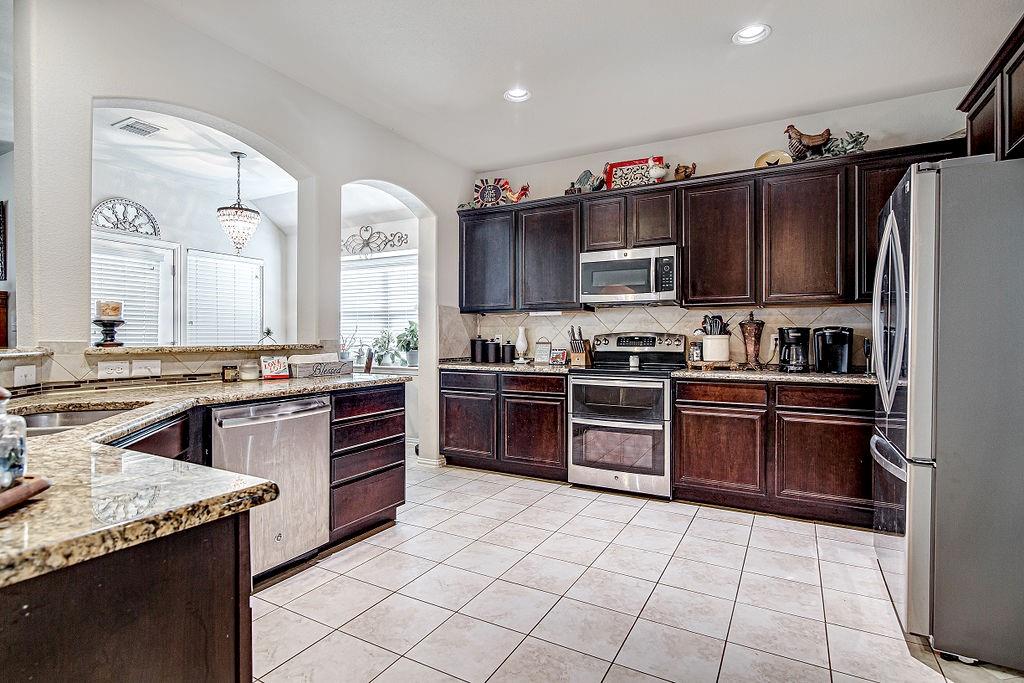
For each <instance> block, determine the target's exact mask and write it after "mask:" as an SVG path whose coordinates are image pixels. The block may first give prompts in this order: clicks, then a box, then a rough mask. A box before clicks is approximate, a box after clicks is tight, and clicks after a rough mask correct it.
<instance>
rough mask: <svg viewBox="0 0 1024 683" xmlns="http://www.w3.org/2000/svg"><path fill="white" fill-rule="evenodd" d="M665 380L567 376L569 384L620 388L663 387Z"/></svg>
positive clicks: (571, 385)
mask: <svg viewBox="0 0 1024 683" xmlns="http://www.w3.org/2000/svg"><path fill="white" fill-rule="evenodd" d="M666 384H667V382H665V381H663V380H652V381H649V382H644V381H642V380H628V379H577V378H575V377H570V378H569V386H570V387H573V386H581V385H586V386H590V387H618V388H621V389H664V388H665V385H666Z"/></svg>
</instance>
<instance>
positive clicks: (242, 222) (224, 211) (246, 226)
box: [217, 152, 260, 254]
mask: <svg viewBox="0 0 1024 683" xmlns="http://www.w3.org/2000/svg"><path fill="white" fill-rule="evenodd" d="M231 156H233V157H234V158H235V162H236V164H237V168H238V172H237V175H236V189H237V196H236V199H235V203H234V204H232V205H231V206H222V207H220V208H219V209H217V220H218V221H220V227H221V228H223V229H224V232H225V233H226V234H227V236H228V237H229V238H230V239H231V243H232V244H233V245H235V253H236V254H241V253H242V249H244V248H245V245H246V244H248V243H249V240H250V239H252V236H253V233H255V232H256V227H257V226H258V225H259V224H260V212H259V211H257V210H256V209H250V208H249V207H247V206H242V159H244V158H245V152H232V153H231Z"/></svg>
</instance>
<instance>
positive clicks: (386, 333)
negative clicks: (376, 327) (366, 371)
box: [370, 330, 398, 365]
mask: <svg viewBox="0 0 1024 683" xmlns="http://www.w3.org/2000/svg"><path fill="white" fill-rule="evenodd" d="M370 348H372V349H373V353H374V355H375V356H376V357H377V360H378V361H379V363H380V365H385V363H384V359H385V358H390V359H391V363H390V364H391V365H393V364H394V362H395V359H396V357H397V356H398V352H397V350H396V349H395V335H393V334H391V331H390V330H381V331H380V334H378V335H377V337H376V338H375V339H374V340H373V343H372V344H370Z"/></svg>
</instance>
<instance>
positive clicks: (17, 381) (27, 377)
mask: <svg viewBox="0 0 1024 683" xmlns="http://www.w3.org/2000/svg"><path fill="white" fill-rule="evenodd" d="M35 383H36V366H34V365H15V366H14V386H16V387H23V386H25V385H27V384H35Z"/></svg>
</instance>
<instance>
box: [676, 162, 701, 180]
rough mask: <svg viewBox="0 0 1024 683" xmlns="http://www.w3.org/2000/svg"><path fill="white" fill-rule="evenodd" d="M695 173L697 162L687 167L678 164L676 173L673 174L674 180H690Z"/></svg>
mask: <svg viewBox="0 0 1024 683" xmlns="http://www.w3.org/2000/svg"><path fill="white" fill-rule="evenodd" d="M696 172H697V162H696V161H695V162H693V163H692V164H690V165H689V166H683V165H682V164H679V165H678V166H676V173H675V176H676V180H686V179H688V178H692V177H693V175H694V174H695V173H696Z"/></svg>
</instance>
